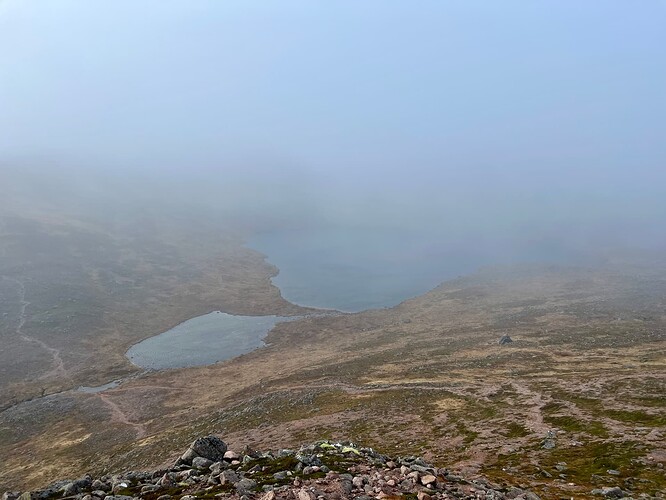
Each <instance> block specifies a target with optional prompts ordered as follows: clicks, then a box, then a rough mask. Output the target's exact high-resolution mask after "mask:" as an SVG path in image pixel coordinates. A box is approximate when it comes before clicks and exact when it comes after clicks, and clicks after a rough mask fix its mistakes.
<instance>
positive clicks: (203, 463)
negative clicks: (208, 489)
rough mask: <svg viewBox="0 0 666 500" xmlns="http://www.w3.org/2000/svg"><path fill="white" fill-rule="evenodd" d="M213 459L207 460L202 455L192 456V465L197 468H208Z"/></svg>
mask: <svg viewBox="0 0 666 500" xmlns="http://www.w3.org/2000/svg"><path fill="white" fill-rule="evenodd" d="M213 463H214V462H213V461H212V460H209V459H207V458H204V457H194V458H193V459H192V467H196V468H197V469H203V470H206V469H209V468H210V466H211V465H213Z"/></svg>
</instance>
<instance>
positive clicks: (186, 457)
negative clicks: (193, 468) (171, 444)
mask: <svg viewBox="0 0 666 500" xmlns="http://www.w3.org/2000/svg"><path fill="white" fill-rule="evenodd" d="M226 452H227V444H226V443H225V442H224V441H222V440H221V439H220V438H219V437H217V436H205V437H200V438H198V439H196V440H195V441H194V442H193V443H192V444H191V445H190V447H189V448H188V449H187V451H186V452H185V453H183V455H182V456H181V457H180V461H181V462H184V463H187V464H191V463H192V460H194V458H196V457H203V458H207V459H208V460H211V461H212V462H220V461H222V459H224V454H225V453H226Z"/></svg>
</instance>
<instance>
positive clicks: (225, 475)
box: [220, 469, 240, 484]
mask: <svg viewBox="0 0 666 500" xmlns="http://www.w3.org/2000/svg"><path fill="white" fill-rule="evenodd" d="M238 481H240V477H238V474H236V472H235V471H233V470H230V469H227V470H225V471H222V473H221V474H220V484H229V483H231V484H236V483H237V482H238Z"/></svg>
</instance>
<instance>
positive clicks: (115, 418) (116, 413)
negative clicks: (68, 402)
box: [97, 392, 147, 439]
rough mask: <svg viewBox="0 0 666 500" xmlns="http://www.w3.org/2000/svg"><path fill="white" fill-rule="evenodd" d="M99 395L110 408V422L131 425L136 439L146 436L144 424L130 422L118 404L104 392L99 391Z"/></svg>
mask: <svg viewBox="0 0 666 500" xmlns="http://www.w3.org/2000/svg"><path fill="white" fill-rule="evenodd" d="M97 395H98V396H99V399H100V400H101V401H102V403H104V404H105V405H106V406H107V407H108V408H109V410H111V421H112V422H118V423H120V424H124V425H127V426H129V427H133V428H134V430H135V432H136V439H143V438H144V437H146V433H147V432H146V424H142V423H138V422H132V421H131V420H130V419H129V416H128V415H127V413H125V412H124V411H123V410H122V408H120V406H118V405H117V404H116V403H114V402H113V401H111V399H109V396H107V395H106V394H104V393H102V392H100V393H98V394H97Z"/></svg>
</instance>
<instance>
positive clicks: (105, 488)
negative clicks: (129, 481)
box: [90, 479, 111, 491]
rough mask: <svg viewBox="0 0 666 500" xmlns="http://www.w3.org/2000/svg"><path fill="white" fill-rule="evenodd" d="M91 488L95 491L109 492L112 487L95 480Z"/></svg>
mask: <svg viewBox="0 0 666 500" xmlns="http://www.w3.org/2000/svg"><path fill="white" fill-rule="evenodd" d="M90 487H91V488H92V489H93V490H101V491H109V490H110V489H111V486H109V485H108V484H107V483H104V482H102V481H100V480H99V479H95V480H94V481H93V482H92V484H91V486H90Z"/></svg>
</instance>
